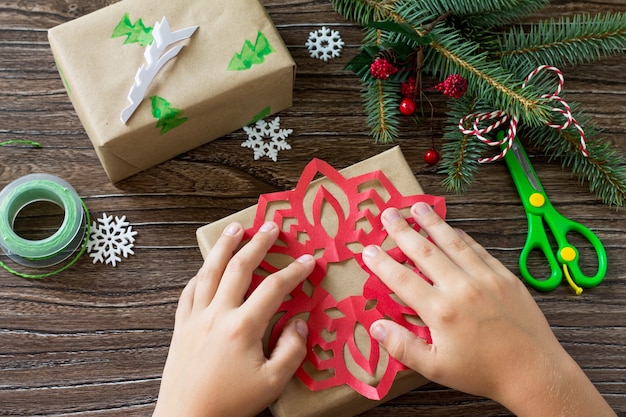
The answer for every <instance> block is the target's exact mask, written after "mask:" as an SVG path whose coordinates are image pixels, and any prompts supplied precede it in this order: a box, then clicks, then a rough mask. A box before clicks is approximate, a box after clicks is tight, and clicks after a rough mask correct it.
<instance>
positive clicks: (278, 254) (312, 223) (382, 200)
mask: <svg viewBox="0 0 626 417" xmlns="http://www.w3.org/2000/svg"><path fill="white" fill-rule="evenodd" d="M320 174H321V175H322V176H325V177H326V178H327V180H328V181H329V182H325V183H323V184H319V183H313V180H314V179H315V178H316V177H318V176H319V175H320ZM418 201H425V202H427V203H428V204H430V205H431V206H433V208H434V210H435V211H436V212H437V213H438V214H439V215H440V216H441V217H445V201H444V199H443V197H435V196H430V195H411V196H403V195H402V194H400V192H399V191H398V190H397V189H396V188H395V186H394V185H393V184H392V183H391V181H389V179H388V178H387V177H386V176H385V175H384V173H383V172H382V171H375V172H370V173H368V174H364V175H359V176H356V177H352V178H345V177H344V176H342V175H341V173H339V172H338V171H336V170H335V169H334V168H332V167H331V166H330V165H328V164H327V163H325V162H324V161H321V160H318V159H314V160H313V161H311V162H310V163H309V164H308V165H307V167H306V168H305V170H304V172H303V174H302V176H301V178H300V181H299V182H298V185H297V187H296V188H295V189H294V190H293V191H285V192H278V193H272V194H265V195H262V196H261V197H260V198H259V204H258V208H257V212H256V216H255V220H254V225H253V226H252V227H251V228H249V229H247V230H246V236H247V238H250V237H251V236H252V235H254V234H255V233H256V232H257V231H258V229H259V228H260V227H261V226H262V225H263V223H264V222H265V221H267V220H273V221H275V222H276V223H277V224H278V225H279V226H280V227H281V233H280V235H279V238H278V241H277V242H276V244H274V246H273V247H272V248H271V249H270V250H269V254H268V256H267V257H266V259H265V260H264V261H263V262H262V264H261V266H260V267H259V270H258V271H257V273H255V274H254V276H253V280H252V285H251V288H250V291H253V290H254V289H255V288H256V287H257V286H258V285H259V284H260V282H261V281H262V280H263V279H264V278H265V277H266V276H267V275H269V274H271V273H273V272H275V271H277V270H278V269H280V267H281V266H284V265H285V262H286V261H288V260H293V259H296V258H298V257H299V256H301V255H303V254H313V255H315V257H316V267H315V269H314V271H313V273H312V274H311V275H310V276H309V277H308V279H307V280H306V281H305V282H304V283H303V284H301V285H300V286H298V287H297V288H296V289H295V290H294V291H293V292H292V293H291V294H290V297H288V299H286V300H285V301H284V302H283V304H282V305H281V307H280V308H279V310H278V314H277V317H278V320H277V322H276V324H275V325H274V327H273V328H272V331H271V335H270V341H269V343H270V346H271V347H273V346H274V345H275V343H276V341H277V338H278V336H279V335H280V333H281V331H282V329H283V327H284V326H285V324H287V322H288V321H289V320H291V319H292V318H294V317H296V316H300V317H302V316H305V317H307V316H308V319H307V320H308V325H309V338H308V340H307V348H308V353H307V357H306V359H305V362H304V364H303V366H302V367H300V369H299V370H298V372H297V375H298V377H299V378H300V380H301V381H302V382H303V383H304V384H305V385H306V386H307V387H309V388H310V389H312V390H322V389H326V388H330V387H334V386H338V385H342V384H347V385H349V386H350V387H352V389H354V390H355V391H356V392H359V393H360V394H361V395H363V396H365V397H367V398H369V399H373V400H379V399H381V398H383V397H384V396H385V395H386V394H387V393H388V392H389V389H390V388H391V385H392V383H393V381H394V379H395V376H396V374H397V373H398V372H399V371H401V370H403V369H406V367H405V366H404V365H402V364H401V363H400V362H398V361H396V360H395V359H393V358H391V357H389V358H388V360H386V367H385V364H384V363H381V360H382V359H383V357H382V356H381V353H380V346H379V344H378V342H376V341H375V340H374V339H371V338H369V349H367V348H364V347H363V346H358V345H357V341H356V338H355V329H356V328H357V327H358V326H362V327H363V328H364V329H365V331H367V329H369V327H370V325H371V324H372V323H373V322H374V321H376V320H378V319H381V318H390V319H392V320H394V321H396V322H398V323H400V324H402V325H403V326H405V327H407V328H408V329H410V330H411V331H413V332H414V333H416V334H417V335H419V336H420V337H422V338H424V339H425V340H426V341H427V342H429V343H430V341H431V339H430V333H429V331H428V328H427V327H425V326H423V325H418V324H415V320H411V319H409V317H415V316H417V314H416V312H415V311H413V310H412V309H410V308H409V307H407V306H404V305H402V304H400V303H398V302H397V301H396V300H397V299H395V298H394V296H393V293H392V291H391V290H390V289H389V288H388V287H387V286H385V285H384V284H383V283H382V281H381V280H380V279H379V278H378V277H377V276H376V275H374V274H372V273H371V271H370V270H369V269H368V268H367V267H366V266H365V265H364V263H363V262H362V259H361V251H362V249H363V248H364V247H365V246H367V245H370V244H374V245H383V243H384V242H385V240H386V238H387V233H386V232H385V231H384V229H383V227H382V224H381V219H380V214H381V213H382V212H383V210H384V209H385V208H387V207H396V208H398V209H404V208H409V207H411V206H412V205H413V204H415V203H416V202H418ZM323 213H324V214H323ZM329 216H335V220H336V228H335V230H327V229H326V228H327V227H328V226H326V225H325V224H327V223H328V222H327V221H326V220H327V219H328V217H329ZM410 222H411V224H412V225H413V227H414V228H415V229H417V230H419V226H417V225H416V224H415V223H414V222H413V221H412V220H410ZM387 244H388V242H387ZM387 252H388V253H389V254H390V255H391V256H392V257H393V258H394V259H396V260H397V261H399V262H401V263H404V264H406V265H407V266H410V267H411V268H413V269H414V270H415V271H416V272H417V273H418V274H419V271H418V270H417V268H416V267H415V265H414V264H413V263H412V262H411V261H410V260H409V259H407V257H406V256H405V255H404V254H403V253H402V251H400V250H399V248H398V247H394V248H392V249H387ZM278 259H281V261H278ZM344 262H356V263H357V264H358V265H359V266H360V268H361V270H362V271H363V275H364V276H365V277H367V278H366V280H365V284H364V285H363V290H362V293H361V294H357V295H351V296H347V297H345V298H343V299H336V298H335V297H334V296H333V294H331V293H329V292H328V291H327V290H326V289H325V288H324V286H323V285H322V282H323V281H324V280H325V279H337V280H339V279H345V280H350V279H354V278H355V277H350V276H333V277H327V276H326V275H327V271H328V268H329V265H330V264H333V263H344ZM420 275H421V274H420ZM422 277H423V275H422ZM423 278H424V279H426V278H425V277H423ZM363 350H365V351H366V353H364V352H363ZM345 355H349V357H350V360H349V362H351V363H352V365H350V366H352V367H354V366H355V365H356V366H358V368H360V369H361V370H362V371H363V372H364V373H365V374H367V375H370V376H373V375H375V374H378V375H380V374H381V371H380V368H381V366H382V367H385V369H384V372H382V376H381V377H380V378H378V377H376V378H374V379H377V380H376V381H375V382H372V381H371V379H372V378H362V377H360V376H358V375H355V373H353V372H351V371H350V368H349V366H348V365H347V362H348V360H347V359H346V356H345ZM363 379H368V381H364V380H363Z"/></svg>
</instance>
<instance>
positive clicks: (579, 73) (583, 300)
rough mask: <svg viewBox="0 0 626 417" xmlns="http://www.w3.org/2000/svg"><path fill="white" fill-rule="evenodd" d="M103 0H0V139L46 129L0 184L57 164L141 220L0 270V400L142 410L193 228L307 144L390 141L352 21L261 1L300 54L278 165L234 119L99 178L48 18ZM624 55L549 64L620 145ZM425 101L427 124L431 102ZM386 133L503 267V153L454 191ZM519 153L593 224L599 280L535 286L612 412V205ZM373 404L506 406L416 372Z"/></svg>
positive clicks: (615, 255) (616, 262)
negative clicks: (77, 252)
mask: <svg viewBox="0 0 626 417" xmlns="http://www.w3.org/2000/svg"><path fill="white" fill-rule="evenodd" d="M113 2H114V1H104V0H89V1H81V2H72V1H64V0H48V1H34V0H20V1H18V0H0V142H2V141H5V140H14V139H20V140H34V141H38V142H40V143H41V144H42V145H43V148H42V149H31V148H29V147H25V146H7V147H3V148H0V187H3V186H4V185H6V184H7V183H9V182H10V181H12V180H14V179H16V178H19V177H21V176H23V175H26V174H29V173H33V172H45V173H49V174H53V175H57V176H60V177H62V178H64V179H66V180H67V181H68V182H69V183H70V184H72V185H73V186H74V188H75V189H76V190H77V192H78V193H79V195H80V196H81V197H82V198H83V199H84V201H85V203H86V205H87V206H88V207H89V210H90V212H91V213H92V215H93V216H94V217H100V216H101V215H102V214H103V213H104V212H106V213H107V214H109V215H115V216H123V215H125V216H127V219H128V220H129V221H130V222H131V224H132V226H133V229H134V230H137V232H138V235H137V241H136V251H135V255H134V256H132V257H130V258H129V259H127V260H124V261H123V262H121V263H120V264H119V265H118V266H117V267H116V268H111V267H110V266H104V265H101V264H97V265H94V264H92V263H91V260H90V259H89V258H88V257H83V258H81V259H80V260H79V262H78V263H77V264H76V265H74V266H73V267H72V268H71V269H70V270H68V271H66V272H64V273H62V274H60V275H58V276H55V277H52V278H49V279H46V280H40V281H30V280H25V279H22V278H18V277H16V276H13V275H11V274H9V273H8V272H6V271H4V270H0V415H2V416H9V415H12V416H70V415H71V416H74V415H81V416H82V415H84V416H146V415H150V413H151V411H152V408H153V406H154V403H155V400H156V396H157V391H158V386H159V381H160V379H159V378H160V375H161V371H162V367H163V363H164V361H165V357H166V354H167V349H168V345H169V341H170V337H171V331H172V326H173V317H174V310H175V308H176V302H177V299H178V296H179V293H180V291H181V289H182V287H183V286H184V285H185V283H186V282H187V280H188V279H189V278H191V277H192V276H193V275H194V274H195V272H196V270H197V269H198V268H199V266H200V265H201V256H200V253H199V250H198V246H197V242H196V239H195V230H196V228H198V227H199V226H202V225H204V224H207V223H209V222H212V221H215V220H218V219H220V218H222V217H224V216H226V215H229V214H231V213H234V212H236V211H239V210H241V209H243V208H246V207H248V206H250V205H253V204H255V202H256V199H257V197H258V195H259V194H260V193H267V192H273V191H279V190H284V189H288V188H291V187H293V186H295V184H296V181H297V179H298V177H299V173H300V172H301V170H302V169H303V168H304V166H305V165H306V163H307V162H308V161H309V160H310V159H311V158H313V157H318V158H322V159H324V160H326V161H327V162H329V163H330V164H331V165H333V166H335V167H336V168H343V167H346V166H349V165H352V164H354V163H356V162H358V161H361V160H363V159H365V158H368V157H370V156H373V155H375V154H377V153H379V152H381V151H383V150H385V149H387V148H388V146H382V145H375V144H373V141H372V139H371V137H369V135H368V129H367V127H366V126H365V118H364V113H363V110H362V107H361V98H360V94H359V90H360V85H359V82H358V80H357V79H356V77H354V76H353V75H352V74H351V73H350V72H348V71H345V70H344V69H343V68H344V66H345V64H346V63H347V61H348V60H349V59H350V58H351V57H352V56H354V55H355V54H356V52H357V49H358V47H359V45H360V43H361V32H360V29H359V28H357V27H355V26H353V25H351V24H350V23H348V22H346V21H344V20H343V19H342V18H341V17H340V16H339V15H337V14H336V13H335V12H334V11H333V10H332V8H331V7H330V5H329V3H328V2H327V1H323V0H302V1H295V0H265V1H264V4H265V6H266V8H267V10H268V12H269V14H270V16H271V17H272V19H273V21H274V23H275V24H276V26H277V27H278V29H279V31H280V33H281V35H282V37H283V39H284V40H285V43H286V44H287V46H288V47H289V51H290V52H291V54H292V55H293V57H294V59H295V60H296V63H297V65H298V77H297V81H296V86H295V91H294V105H293V107H292V108H290V109H288V110H286V111H283V112H282V113H281V114H280V116H281V122H282V124H283V127H287V128H292V129H294V133H293V135H292V136H291V137H290V143H291V145H292V150H290V151H284V152H282V153H281V154H280V156H279V162H278V163H273V162H271V161H269V160H259V161H254V160H253V158H252V153H251V151H250V150H249V149H244V148H242V147H241V143H242V142H243V141H244V140H245V134H244V132H243V131H237V132H234V133H232V134H229V135H226V136H224V137H223V138H220V139H219V140H216V141H214V142H212V143H210V144H208V145H205V146H202V147H200V148H197V149H195V150H193V151H191V152H187V153H185V154H183V155H180V156H178V157H177V158H175V159H173V160H171V161H168V162H166V163H163V164H161V165H159V166H157V167H155V168H152V169H150V170H148V171H146V172H144V173H141V174H139V175H136V176H134V177H131V178H130V179H128V180H126V181H124V182H122V183H120V184H117V185H112V184H110V183H109V181H108V180H107V178H106V175H105V174H104V171H103V170H102V168H101V165H100V163H99V161H98V159H97V157H96V154H95V152H94V150H93V148H92V146H91V144H90V142H89V140H88V138H87V136H86V134H85V131H84V129H83V127H82V125H81V124H80V122H79V120H78V118H77V117H76V114H75V112H74V110H73V108H72V105H71V103H70V101H69V99H68V97H67V95H66V93H65V90H64V88H63V83H62V82H61V79H60V77H59V75H58V72H57V70H56V67H55V64H54V61H53V59H52V54H51V52H50V48H49V45H48V42H47V33H46V31H47V29H49V28H51V27H53V26H55V25H58V24H60V23H62V22H65V21H68V20H71V19H73V18H76V17H79V16H82V15H84V14H86V13H89V12H91V11H94V10H96V9H99V8H101V7H104V6H106V5H108V4H111V3H113ZM552 3H553V4H552V5H551V6H550V7H549V8H548V14H549V15H553V16H561V15H571V14H573V13H579V12H592V13H595V12H608V11H620V10H621V11H624V10H625V9H626V6H625V4H624V2H623V0H603V1H600V0H595V1H585V2H583V1H565V0H556V1H553V2H552ZM322 25H327V26H332V27H333V29H335V30H339V31H340V33H341V35H342V37H343V39H344V41H345V43H346V47H345V49H344V51H343V53H342V56H341V57H340V58H339V59H335V60H331V61H329V62H323V61H319V60H315V59H312V58H310V57H309V55H308V51H307V49H306V47H305V46H304V44H305V42H306V39H307V38H308V34H309V32H310V31H313V30H317V29H319V28H320V27H321V26H322ZM625 68H626V57H625V56H624V55H621V56H617V57H613V58H609V59H605V60H603V61H602V62H600V63H594V64H589V65H582V66H579V67H577V68H576V69H572V68H565V69H564V70H565V76H566V90H567V92H568V96H569V97H570V99H572V100H575V101H578V102H580V103H581V104H582V105H583V107H584V109H585V111H586V112H587V113H588V114H590V115H591V116H592V117H593V118H594V120H595V121H596V122H597V123H598V124H599V125H601V126H603V127H604V128H605V129H606V136H607V137H608V138H609V139H610V140H611V141H612V142H613V143H614V144H615V146H616V147H617V148H618V149H619V150H620V151H621V152H622V153H626V143H625V140H626V118H625V117H624V113H625V112H626V75H625V71H624V70H625ZM434 102H435V106H436V113H435V118H434V127H435V132H440V131H441V127H442V124H443V112H444V107H443V103H444V102H443V100H437V99H435V101H434ZM398 144H399V145H400V146H401V147H402V151H403V152H404V154H405V156H406V157H407V160H408V162H409V164H410V166H411V167H412V169H413V170H414V173H415V175H416V176H417V178H418V180H419V181H420V183H421V184H422V186H423V187H424V189H425V190H426V191H427V192H428V193H431V194H443V195H446V197H447V202H448V208H449V209H448V213H449V214H448V216H449V219H450V221H451V223H452V224H454V226H457V227H461V228H463V229H464V230H466V231H467V232H468V233H469V234H471V235H472V236H474V237H475V238H476V239H477V240H478V241H480V242H481V243H482V244H483V245H484V246H486V247H487V248H488V249H489V250H490V251H491V252H492V253H493V254H494V255H495V256H497V257H498V258H499V259H500V260H502V262H504V264H505V265H506V266H508V267H509V268H511V269H512V270H513V271H515V272H517V271H518V268H517V259H518V256H519V253H520V249H521V246H522V245H523V243H524V240H525V236H526V218H525V215H524V212H523V210H522V208H521V205H520V202H519V198H518V196H517V193H516V191H515V189H514V187H513V185H512V183H511V180H510V177H509V174H508V172H507V169H506V167H505V166H504V165H503V164H491V165H488V166H485V167H483V168H482V169H481V171H480V176H479V177H478V178H477V180H476V182H475V183H474V186H473V187H472V188H471V190H469V191H468V192H467V193H465V194H463V195H454V194H450V193H447V192H446V191H445V190H444V189H443V188H442V187H441V186H440V181H441V180H442V177H441V176H440V175H438V174H437V173H436V172H435V169H433V168H432V167H428V166H427V165H426V164H424V162H423V160H422V155H423V154H424V152H425V151H426V150H428V149H429V148H430V146H431V143H430V137H429V135H428V132H426V130H425V129H418V130H414V129H408V128H407V129H405V130H403V131H402V134H401V137H400V139H399V140H398ZM532 161H533V164H534V165H535V168H536V169H537V171H538V172H539V175H540V176H541V178H542V181H543V184H544V186H545V188H546V190H547V192H548V194H549V195H550V197H551V200H552V202H553V204H554V205H555V206H556V207H557V209H558V210H560V211H561V212H562V213H563V214H564V215H566V216H568V217H570V218H572V219H575V220H578V221H581V222H583V223H585V224H586V225H588V226H589V227H591V228H592V229H593V230H594V231H595V232H596V233H597V234H598V235H599V236H600V238H601V239H602V241H603V242H604V244H605V246H606V248H607V252H608V256H609V270H608V276H607V279H606V280H605V282H604V283H602V285H600V286H599V287H598V288H596V289H593V290H589V291H585V293H584V295H583V296H581V297H576V296H574V295H573V294H572V291H571V290H570V289H569V288H567V287H565V286H562V287H560V288H559V289H557V290H556V291H554V292H551V293H547V294H541V293H537V292H533V294H534V296H535V297H536V299H537V301H538V303H539V305H540V306H541V308H542V310H543V311H544V312H545V314H546V316H547V317H548V320H549V321H550V324H551V325H552V326H553V329H554V332H555V333H556V335H557V337H558V338H559V340H561V342H562V343H563V344H564V346H565V348H566V349H567V350H568V351H569V352H570V353H571V355H572V356H573V357H574V358H575V359H576V360H577V361H578V362H579V363H580V364H581V366H582V367H583V369H584V370H585V371H586V372H587V374H588V375H589V377H590V378H591V379H592V380H593V382H594V383H595V384H596V385H597V386H598V388H599V390H600V391H601V392H602V394H603V395H604V396H605V397H606V399H607V400H608V401H609V403H610V404H611V405H612V406H613V407H614V408H615V410H616V411H617V412H618V414H620V415H626V348H625V345H626V327H625V326H626V301H625V300H626V272H625V271H626V256H624V246H625V245H624V242H625V241H626V215H625V214H624V211H623V210H619V211H618V210H616V209H615V208H610V207H607V206H605V205H602V204H601V203H599V202H598V201H596V200H595V198H594V196H593V195H592V194H591V193H590V192H589V190H588V187H587V186H586V185H581V184H579V183H578V181H577V180H576V179H575V178H572V177H571V176H570V173H569V172H567V171H563V170H562V169H561V167H560V165H559V164H554V163H549V162H548V161H547V159H546V158H545V157H543V156H541V155H532ZM34 221H42V219H39V220H36V219H33V222H34ZM35 224H36V223H35ZM41 227H43V226H41ZM0 260H2V261H7V259H6V256H4V255H2V256H1V257H0ZM494 360H508V358H494ZM262 415H263V416H269V415H270V414H269V413H268V412H267V411H266V412H264V413H263V414H262ZM388 415H394V416H412V415H416V416H417V415H422V416H447V417H453V416H473V415H481V416H499V415H509V413H508V412H507V411H506V410H504V409H503V408H502V407H500V406H499V405H497V404H495V403H494V402H492V401H489V400H486V399H482V398H477V397H473V396H470V395H466V394H463V393H459V392H456V391H454V390H450V389H447V388H445V387H441V386H438V385H436V384H429V385H427V386H425V387H423V388H421V389H419V390H416V391H414V392H411V393H409V394H407V395H404V396H402V397H400V398H398V399H396V400H393V401H391V402H389V403H387V404H385V405H382V406H380V407H378V408H376V409H373V410H371V411H369V412H367V413H365V414H363V416H367V417H374V416H388Z"/></svg>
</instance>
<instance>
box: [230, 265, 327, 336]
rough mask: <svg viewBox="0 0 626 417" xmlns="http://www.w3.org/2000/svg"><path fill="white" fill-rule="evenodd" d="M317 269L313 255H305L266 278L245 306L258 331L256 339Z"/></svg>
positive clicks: (245, 310) (246, 312) (243, 307)
mask: <svg viewBox="0 0 626 417" xmlns="http://www.w3.org/2000/svg"><path fill="white" fill-rule="evenodd" d="M314 267H315V259H314V258H313V256H311V255H303V256H301V257H299V258H298V259H296V260H295V261H294V262H292V263H291V264H290V265H289V266H287V267H286V268H284V269H281V270H280V271H278V272H275V273H273V274H271V275H269V276H268V277H267V278H265V279H264V280H263V281H262V282H261V284H260V285H259V286H258V287H257V288H256V290H254V292H253V293H252V294H250V296H249V297H248V299H247V300H246V302H245V303H244V304H243V306H242V309H244V312H245V313H244V314H247V316H248V317H251V318H252V320H253V321H254V328H255V329H256V330H257V331H258V334H255V335H254V336H255V337H262V336H263V333H264V332H265V329H266V328H267V326H268V323H269V321H270V319H271V317H272V316H273V315H274V314H275V313H276V311H277V310H278V307H280V304H281V303H282V302H283V300H284V299H285V297H286V296H287V294H289V293H290V292H291V291H293V289H294V288H296V286H297V285H298V284H299V283H301V282H302V281H304V280H305V279H306V277H308V276H309V275H310V274H311V272H313V268H314Z"/></svg>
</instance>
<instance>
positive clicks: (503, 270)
mask: <svg viewBox="0 0 626 417" xmlns="http://www.w3.org/2000/svg"><path fill="white" fill-rule="evenodd" d="M458 232H459V234H460V235H461V237H462V238H463V240H465V242H466V243H467V244H468V245H469V246H470V247H471V248H472V250H473V251H474V252H475V253H476V255H478V256H479V257H480V259H482V261H483V262H484V263H485V264H486V265H487V266H488V267H489V268H491V269H492V270H493V271H494V272H496V273H497V274H498V275H499V276H501V277H503V278H512V279H515V280H516V281H517V280H519V279H518V278H517V277H516V276H515V275H514V274H513V273H512V272H511V271H510V270H509V269H508V268H507V267H506V266H504V265H502V263H501V262H500V261H499V260H497V259H496V258H494V257H493V256H492V255H491V254H490V253H489V252H487V250H486V249H485V248H484V247H483V246H482V245H481V244H480V243H478V242H476V241H475V240H474V239H472V237H471V236H469V235H468V234H467V233H465V232H464V231H462V230H459V231H458Z"/></svg>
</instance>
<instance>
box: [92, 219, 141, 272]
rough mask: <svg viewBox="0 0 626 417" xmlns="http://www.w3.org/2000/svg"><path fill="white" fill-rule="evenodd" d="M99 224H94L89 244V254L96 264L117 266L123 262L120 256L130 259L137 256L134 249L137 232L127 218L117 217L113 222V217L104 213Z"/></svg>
mask: <svg viewBox="0 0 626 417" xmlns="http://www.w3.org/2000/svg"><path fill="white" fill-rule="evenodd" d="M98 223H99V224H98ZM98 223H96V222H93V223H92V225H91V236H90V237H89V242H87V252H89V256H91V257H92V258H93V263H94V264H95V263H96V262H102V263H105V262H106V263H107V264H111V265H112V266H115V265H116V264H117V263H118V262H120V261H121V260H122V259H121V258H120V255H122V256H124V258H128V255H134V254H135V252H133V249H132V248H133V246H134V243H135V235H136V234H137V232H135V231H133V227H132V226H130V223H128V222H127V221H126V216H122V218H121V219H120V218H119V217H117V216H115V221H113V216H107V214H106V213H103V214H102V218H99V219H98Z"/></svg>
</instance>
